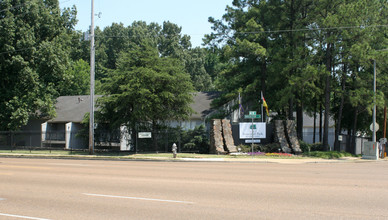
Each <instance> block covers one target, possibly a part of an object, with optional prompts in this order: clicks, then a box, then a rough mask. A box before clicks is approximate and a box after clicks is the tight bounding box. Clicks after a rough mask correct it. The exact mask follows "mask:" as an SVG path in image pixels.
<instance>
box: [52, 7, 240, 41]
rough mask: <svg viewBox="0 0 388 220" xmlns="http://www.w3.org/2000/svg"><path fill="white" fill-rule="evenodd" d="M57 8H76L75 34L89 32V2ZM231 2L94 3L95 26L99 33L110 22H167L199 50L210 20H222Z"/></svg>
mask: <svg viewBox="0 0 388 220" xmlns="http://www.w3.org/2000/svg"><path fill="white" fill-rule="evenodd" d="M59 2H60V7H61V8H64V7H71V6H72V5H76V7H77V11H78V14H77V19H78V24H77V26H76V29H77V30H82V31H86V30H88V28H89V26H90V23H91V13H90V12H91V0H59ZM231 4H232V0H191V1H185V0H137V1H135V0H127V1H125V0H94V13H95V14H98V13H99V12H101V18H98V17H95V21H94V22H95V26H99V27H100V28H101V29H103V28H104V27H107V26H110V25H111V24H112V23H113V22H115V23H120V22H121V23H123V24H124V25H125V26H128V25H130V24H132V22H133V21H146V22H147V24H149V23H151V22H156V23H158V24H160V25H162V24H163V21H170V22H172V23H175V24H177V25H178V26H180V27H182V33H183V34H187V35H190V36H191V43H192V45H193V47H196V46H201V44H202V38H203V36H204V35H205V34H210V33H211V24H210V23H209V22H208V18H209V17H214V18H216V19H221V17H222V15H223V14H225V8H226V6H227V5H231Z"/></svg>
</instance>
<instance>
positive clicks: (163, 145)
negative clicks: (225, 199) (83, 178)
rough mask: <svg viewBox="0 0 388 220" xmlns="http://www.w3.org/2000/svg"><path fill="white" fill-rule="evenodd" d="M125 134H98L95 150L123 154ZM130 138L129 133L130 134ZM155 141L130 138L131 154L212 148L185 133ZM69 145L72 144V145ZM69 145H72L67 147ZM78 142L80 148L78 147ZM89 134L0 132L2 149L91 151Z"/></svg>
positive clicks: (165, 133) (160, 134)
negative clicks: (173, 147) (198, 142)
mask: <svg viewBox="0 0 388 220" xmlns="http://www.w3.org/2000/svg"><path fill="white" fill-rule="evenodd" d="M123 135H125V134H122V133H120V131H114V132H104V131H96V132H95V150H96V151H104V152H117V151H121V148H120V147H121V143H120V141H121V139H122V136H123ZM127 135H128V134H127ZM152 135H153V137H152V138H138V136H137V135H128V136H129V139H130V140H129V141H128V144H129V145H130V148H129V152H133V153H154V152H158V153H164V152H166V153H167V152H172V149H171V148H172V145H173V144H174V143H176V145H177V146H178V152H181V153H184V152H190V153H206V150H208V146H206V145H205V146H204V144H195V143H191V142H190V141H191V140H190V139H192V138H190V137H186V136H185V135H184V134H183V133H182V132H177V131H159V132H156V133H152ZM69 142H71V143H70V144H69ZM66 143H68V144H66ZM74 143H76V145H74ZM88 145H89V144H88V134H87V133H85V132H84V131H83V132H82V131H79V132H71V133H66V131H50V132H45V133H42V132H41V131H0V150H9V151H13V150H29V151H39V150H50V151H51V150H71V151H73V150H80V151H82V150H83V151H87V150H88Z"/></svg>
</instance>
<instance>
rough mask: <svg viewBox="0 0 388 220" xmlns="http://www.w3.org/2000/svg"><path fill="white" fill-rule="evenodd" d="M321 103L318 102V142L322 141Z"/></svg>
mask: <svg viewBox="0 0 388 220" xmlns="http://www.w3.org/2000/svg"><path fill="white" fill-rule="evenodd" d="M322 112H323V110H322V104H319V142H320V143H322V128H323V126H322V125H323V122H322V121H323V120H322V119H323V115H322Z"/></svg>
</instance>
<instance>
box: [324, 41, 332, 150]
mask: <svg viewBox="0 0 388 220" xmlns="http://www.w3.org/2000/svg"><path fill="white" fill-rule="evenodd" d="M331 57H332V56H331V44H330V43H328V44H327V48H326V70H327V71H329V73H328V75H327V76H326V85H325V118H324V125H323V143H322V144H323V149H324V150H325V151H328V150H330V148H329V118H330V92H331V89H330V81H331Z"/></svg>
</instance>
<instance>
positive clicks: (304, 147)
mask: <svg viewBox="0 0 388 220" xmlns="http://www.w3.org/2000/svg"><path fill="white" fill-rule="evenodd" d="M299 143H300V149H301V150H302V152H310V151H311V144H308V143H306V142H304V141H302V140H299Z"/></svg>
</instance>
